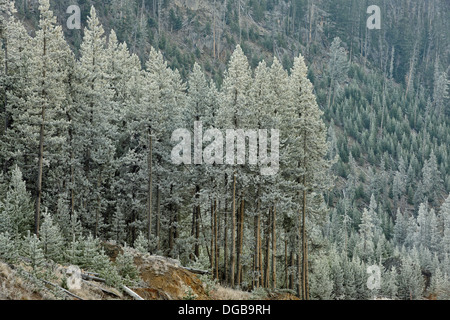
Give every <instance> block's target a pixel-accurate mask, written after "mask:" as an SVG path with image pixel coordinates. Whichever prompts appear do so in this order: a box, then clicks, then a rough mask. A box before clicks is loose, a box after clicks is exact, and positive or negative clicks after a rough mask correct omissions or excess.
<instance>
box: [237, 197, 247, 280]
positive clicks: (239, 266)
mask: <svg viewBox="0 0 450 320" xmlns="http://www.w3.org/2000/svg"><path fill="white" fill-rule="evenodd" d="M244 204H245V200H244V199H243V198H242V199H241V209H240V210H239V223H238V228H239V233H238V237H239V249H238V256H237V273H238V274H237V279H238V287H239V288H240V286H241V283H242V252H243V248H244V243H243V242H244Z"/></svg>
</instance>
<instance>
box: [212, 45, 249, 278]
mask: <svg viewBox="0 0 450 320" xmlns="http://www.w3.org/2000/svg"><path fill="white" fill-rule="evenodd" d="M251 81H252V76H251V70H250V66H249V63H248V60H247V57H246V56H245V55H244V52H243V51H242V48H241V47H240V46H239V45H238V46H237V47H236V49H235V50H234V52H233V54H232V55H231V58H230V61H229V62H228V67H227V70H226V71H225V76H224V80H223V84H222V90H221V92H220V96H219V110H218V121H217V126H218V127H219V128H226V129H234V130H238V129H246V128H247V127H246V121H247V119H248V118H249V117H250V113H249V111H250V106H251V105H252V101H251V99H252V97H251V94H250V90H251ZM230 149H231V148H230ZM233 150H234V146H233V149H231V150H227V155H228V156H231V154H233V155H234V154H235V153H234V152H231V151H233ZM225 163H226V164H228V165H229V166H228V167H227V168H226V170H227V171H226V175H227V177H228V179H229V181H228V184H229V186H230V190H231V199H229V201H230V207H231V248H230V260H231V264H230V272H229V275H230V283H231V286H235V285H239V279H237V281H236V277H237V273H238V272H239V266H237V263H238V261H237V251H236V233H235V230H236V221H237V220H236V219H237V217H236V213H237V208H238V207H239V205H240V204H242V201H244V200H243V198H241V202H240V203H239V202H238V198H239V196H242V195H244V190H245V188H246V185H247V183H248V182H249V180H248V178H249V176H248V171H247V168H246V167H243V166H236V159H231V158H227V159H226V161H225ZM224 201H226V200H225V199H224ZM240 234H241V232H240V231H239V235H240ZM239 235H238V236H239Z"/></svg>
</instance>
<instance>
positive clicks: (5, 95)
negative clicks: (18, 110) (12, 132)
mask: <svg viewBox="0 0 450 320" xmlns="http://www.w3.org/2000/svg"><path fill="white" fill-rule="evenodd" d="M3 41H4V42H3V43H4V48H5V50H4V51H5V65H4V68H5V69H4V70H5V71H4V72H5V77H6V78H7V79H8V72H9V71H8V39H7V38H6V37H4V39H3ZM7 81H8V82H7V83H6V85H5V86H4V90H3V112H4V117H5V118H4V128H3V136H5V135H6V131H7V130H8V127H9V114H8V90H9V80H7ZM7 171H8V164H7V161H5V162H4V163H3V173H4V174H6V172H7Z"/></svg>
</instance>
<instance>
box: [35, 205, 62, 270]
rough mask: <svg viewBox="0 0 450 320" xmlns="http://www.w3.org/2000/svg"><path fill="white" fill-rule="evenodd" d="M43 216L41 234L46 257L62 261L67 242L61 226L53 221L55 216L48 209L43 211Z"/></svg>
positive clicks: (41, 242)
mask: <svg viewBox="0 0 450 320" xmlns="http://www.w3.org/2000/svg"><path fill="white" fill-rule="evenodd" d="M42 218H43V220H44V221H43V222H42V224H41V227H40V230H39V234H40V240H41V241H40V245H41V248H42V252H43V253H44V257H45V258H46V259H47V260H53V261H55V262H62V261H63V260H62V258H63V256H64V244H65V243H64V238H63V236H62V233H61V231H60V229H59V226H58V225H57V224H55V223H54V222H53V217H52V216H51V215H50V213H49V212H48V211H44V212H43V214H42Z"/></svg>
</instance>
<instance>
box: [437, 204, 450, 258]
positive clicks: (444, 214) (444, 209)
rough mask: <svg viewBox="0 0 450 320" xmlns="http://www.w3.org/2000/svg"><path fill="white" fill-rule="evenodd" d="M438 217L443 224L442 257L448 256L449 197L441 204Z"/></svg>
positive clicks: (449, 251)
mask: <svg viewBox="0 0 450 320" xmlns="http://www.w3.org/2000/svg"><path fill="white" fill-rule="evenodd" d="M439 215H440V216H441V218H442V220H443V224H444V234H443V237H442V241H441V249H442V255H443V256H445V255H450V195H449V196H448V197H447V199H446V200H445V202H444V203H443V204H442V206H441V209H440V211H439Z"/></svg>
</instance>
